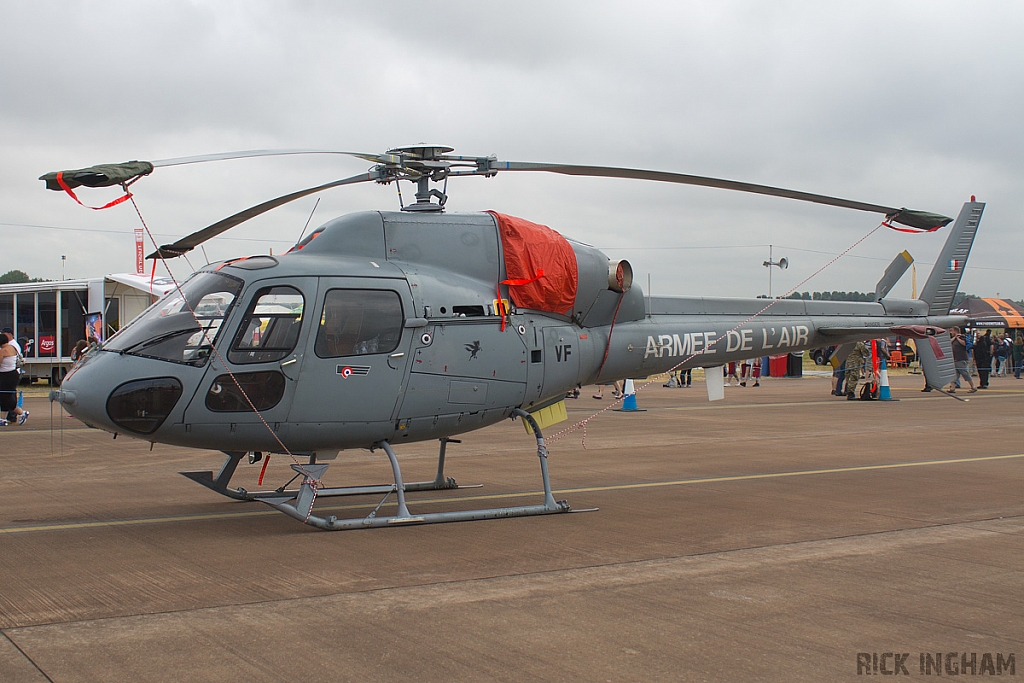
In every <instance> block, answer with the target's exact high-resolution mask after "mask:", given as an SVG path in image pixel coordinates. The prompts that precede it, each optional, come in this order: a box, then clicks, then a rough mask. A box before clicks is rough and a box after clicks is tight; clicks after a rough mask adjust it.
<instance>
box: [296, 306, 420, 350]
mask: <svg viewBox="0 0 1024 683" xmlns="http://www.w3.org/2000/svg"><path fill="white" fill-rule="evenodd" d="M403 323H404V318H403V317H402V300H401V299H400V298H399V296H398V293H397V292H393V291H390V290H373V289H332V290H330V291H329V292H327V296H326V298H325V299H324V311H323V314H322V315H321V316H320V329H319V330H317V334H316V345H315V347H314V350H315V351H316V355H317V356H319V357H320V358H338V357H340V356H361V355H364V354H371V353H391V352H392V351H394V350H395V349H396V348H398V342H399V340H400V339H401V337H402V325H403Z"/></svg>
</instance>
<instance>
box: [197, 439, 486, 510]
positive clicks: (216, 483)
mask: <svg viewBox="0 0 1024 683" xmlns="http://www.w3.org/2000/svg"><path fill="white" fill-rule="evenodd" d="M449 443H462V442H461V441H459V440H457V439H449V438H447V437H445V438H443V439H441V450H440V453H439V454H438V458H437V475H436V476H435V477H434V480H433V481H417V482H413V483H410V484H406V485H405V490H406V491H450V490H454V489H476V488H481V487H482V486H483V484H470V485H468V486H467V485H462V486H460V485H459V484H458V483H457V482H456V481H455V479H453V478H452V477H445V476H444V456H445V449H446V447H447V446H448V444H449ZM227 456H228V457H227V460H225V461H224V464H223V465H221V468H220V471H219V472H218V473H217V475H216V476H214V474H213V472H211V471H209V470H203V471H194V472H179V473H178V474H181V475H182V476H184V477H188V478H189V479H191V480H192V481H194V482H196V483H197V484H202V485H203V486H205V487H206V488H208V489H210V490H211V491H214V492H216V493H219V494H221V495H222V496H227V497H228V498H233V499H234V500H265V499H267V498H275V499H276V498H281V497H282V496H285V497H297V496H298V495H299V494H300V492H301V487H300V488H298V489H289V488H287V486H288V484H291V483H292V482H293V481H295V480H296V479H298V478H299V477H300V476H302V475H304V474H305V473H306V472H309V471H310V469H309V468H310V467H315V466H317V465H316V461H315V458H310V463H309V464H308V465H292V469H294V470H295V471H296V472H297V473H298V474H296V476H294V477H292V479H291V480H290V481H288V482H287V483H285V484H284V485H283V486H281V487H279V488H277V489H273V490H269V491H247V490H245V489H244V488H242V487H241V486H239V487H236V488H231V487H230V486H229V484H230V482H231V477H233V476H234V475H235V469H236V468H237V467H238V463H239V462H241V460H242V458H243V457H244V456H245V454H244V453H228V454H227ZM320 466H321V467H323V468H324V469H325V470H326V469H327V465H320ZM394 490H395V486H394V484H375V485H371V486H340V487H335V488H321V489H319V490H318V491H317V494H316V495H317V496H318V497H319V496H325V497H330V496H363V495H367V494H382V493H383V494H388V493H391V492H392V491H394Z"/></svg>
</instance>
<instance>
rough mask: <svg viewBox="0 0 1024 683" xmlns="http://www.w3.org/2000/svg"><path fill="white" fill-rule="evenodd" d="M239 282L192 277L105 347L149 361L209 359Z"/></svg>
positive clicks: (211, 275)
mask: <svg viewBox="0 0 1024 683" xmlns="http://www.w3.org/2000/svg"><path fill="white" fill-rule="evenodd" d="M241 289H242V282H241V281H240V280H237V279H235V278H233V277H229V276H227V275H221V274H220V273H210V272H202V273H196V274H195V275H194V276H192V277H191V278H189V280H188V281H187V282H185V284H183V285H182V286H181V291H180V292H179V291H178V290H174V291H172V292H170V293H168V294H167V295H166V296H165V297H164V298H162V299H160V301H158V302H156V303H155V304H153V305H152V306H150V307H149V308H148V309H147V310H146V312H145V313H143V314H142V315H140V316H139V317H138V318H136V319H135V320H133V321H132V322H131V324H129V325H127V326H126V327H125V328H123V329H122V330H121V331H120V332H118V333H117V334H116V335H114V336H113V337H111V338H110V341H108V342H107V343H106V344H104V346H103V348H104V349H107V350H110V351H120V352H123V353H129V354H132V355H137V356H145V357H147V358H158V359H160V360H169V361H174V362H175V363H188V364H189V365H202V364H204V363H205V362H206V359H207V358H208V357H209V356H210V353H211V350H212V348H213V344H214V342H215V341H216V340H217V335H218V334H219V332H220V328H221V325H222V323H223V322H224V319H225V318H226V317H227V315H228V312H229V311H230V310H231V306H232V305H233V304H234V302H235V298H236V297H237V296H238V292H239V291H240V290H241Z"/></svg>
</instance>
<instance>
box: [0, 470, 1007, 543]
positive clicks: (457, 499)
mask: <svg viewBox="0 0 1024 683" xmlns="http://www.w3.org/2000/svg"><path fill="white" fill-rule="evenodd" d="M1020 459H1024V453H1017V454H1013V455H985V456H978V457H974V458H952V459H949V460H919V461H915V462H897V463H887V464H881V465H855V466H851V467H831V468H827V469H819V470H796V471H792V472H767V473H762V474H737V475H731V476H725V477H704V478H699V479H676V480H673V481H651V482H639V483H633V484H612V485H609V486H586V487H581V488H573V489H557V490H555V491H553V493H555V494H558V495H562V494H571V493H601V492H604V491H626V490H631V489H648V488H662V487H666V486H693V485H695V484H721V483H727V482H734V481H754V480H758V479H786V478H791V477H806V476H812V475H822V474H846V473H850V472H872V471H879V470H892V469H904V468H908V467H929V466H934V465H957V464H965V463H978V462H991V461H998V460H1020ZM540 495H541V492H540V491H520V492H509V493H492V494H484V495H475V496H451V497H446V498H426V499H422V500H416V501H414V502H415V503H416V504H424V505H431V504H438V503H464V502H472V501H482V500H500V499H503V498H505V499H507V498H525V497H532V496H540ZM375 507H377V506H376V505H374V504H372V503H359V504H354V505H322V506H320V507H319V508H317V509H318V510H319V511H321V512H325V511H328V510H330V511H337V510H370V509H373V508H375ZM279 514H280V513H279V512H277V511H275V510H248V511H245V512H212V513H196V514H189V515H172V516H166V517H141V518H136V519H111V520H97V521H95V522H66V523H65V522H55V523H53V524H36V525H32V526H13V527H0V535H5V534H9V535H13V534H25V533H34V532H40V531H72V530H77V529H101V528H113V527H132V526H142V525H148V524H167V523H171V522H205V521H211V520H220V519H236V518H242V517H266V516H269V515H279Z"/></svg>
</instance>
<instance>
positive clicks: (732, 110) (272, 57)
mask: <svg viewBox="0 0 1024 683" xmlns="http://www.w3.org/2000/svg"><path fill="white" fill-rule="evenodd" d="M1022 30H1024V5H1021V4H1019V3H1005V2H984V1H981V2H972V3H963V2H941V1H940V2H936V1H928V2H892V1H891V0H887V1H885V2H870V1H858V2H829V3H821V2H784V1H780V0H776V1H774V2H770V3H765V2H713V3H709V2H662V3H657V2H602V1H594V0H591V1H588V2H562V3H550V2H474V1H469V0H467V1H464V2H434V3H423V2H402V1H393V2H387V3H348V2H316V1H308V2H283V1H282V2H265V1H259V0H245V1H244V2H243V1H241V0H239V1H232V0H217V1H216V2H212V1H209V2H208V1H200V0H193V1H192V2H184V1H182V2H159V1H151V2H120V1H117V0H104V1H103V2H91V1H85V2H76V3H38V2H28V3H26V2H15V1H13V0H0V150H2V153H0V272H6V271H7V270H10V269H12V268H20V269H22V270H25V271H27V272H28V273H30V274H31V275H33V276H38V277H48V278H60V277H61V260H60V256H61V254H65V255H67V263H66V273H67V276H68V277H69V278H71V277H93V276H98V275H101V274H103V273H107V272H127V271H131V270H132V269H133V268H134V246H133V238H132V229H133V228H135V227H137V226H138V218H137V216H136V215H135V213H134V211H133V210H132V208H131V206H130V205H121V206H119V207H116V208H114V209H110V210H107V211H89V210H87V209H84V208H82V207H79V206H78V205H77V204H75V203H74V202H72V201H71V199H70V198H68V197H67V196H64V195H63V193H58V192H48V191H46V190H45V189H44V188H43V184H42V183H41V182H39V181H38V180H36V178H37V177H38V176H39V175H41V174H42V173H44V172H47V171H51V170H58V169H61V168H77V167H82V166H88V165H91V164H95V163H108V162H117V161H124V160H128V159H160V158H168V157H178V156H185V155H192V154H205V153H212V152H223V151H229V150H242V149H260V148H306V147H313V148H329V149H342V150H352V149H355V150H365V151H369V152H381V151H384V150H386V149H387V148H390V147H394V146H399V145H405V144H410V143H415V142H421V141H426V142H434V143H443V144H448V145H451V146H453V147H455V148H456V151H457V152H458V153H463V154H470V155H486V154H491V153H494V154H497V155H498V157H499V158H501V159H510V160H524V161H553V162H564V163H581V164H605V165H614V166H630V167H640V168H652V169H658V170H666V171H676V172H682V173H693V174H700V175H711V176H718V177H724V178H730V179H736V180H745V181H749V182H754V183H763V184H769V185H777V186H782V187H791V188H795V189H800V190H805V191H809V192H817V193H822V194H830V195H836V196H841V197H846V198H850V199H857V200H861V201H866V202H873V203H879V204H884V205H893V206H908V207H911V208H917V209H922V210H927V211H935V212H938V213H944V214H946V215H949V216H955V215H956V213H957V212H958V211H959V209H960V206H961V204H962V203H963V202H964V201H966V200H967V199H969V197H970V196H971V195H972V194H974V195H977V197H978V199H979V200H980V201H984V202H987V203H988V206H987V208H986V212H985V216H984V218H983V221H982V226H981V230H980V232H979V236H978V239H977V241H976V243H975V247H974V251H973V253H972V256H971V260H970V262H969V264H968V268H967V272H966V274H965V276H964V282H963V286H962V289H965V290H966V291H969V292H972V293H976V294H979V295H984V296H994V295H996V294H997V293H998V294H1000V295H1002V296H1004V297H1010V298H1022V297H1024V266H1022V265H1021V258H1020V257H1021V254H1022V253H1024V237H1022V235H1021V230H1020V218H1021V216H1022V215H1024V196H1022V193H1021V192H1020V190H1019V188H1020V187H1021V186H1022V185H1024V161H1022V160H1024V149H1022V147H1024V145H1022V140H1024V137H1022V136H1024V133H1022V131H1021V122H1022V120H1024V116H1022V115H1024V73H1022V72H1024V42H1022V41H1021V40H1020V36H1021V34H1022ZM366 168H367V164H366V163H365V162H363V161H360V160H357V159H349V158H345V157H333V156H332V157H307V158H270V159H251V160H244V161H227V162H217V163H211V164H205V165H193V166H182V167H172V168H163V169H158V170H157V172H155V173H154V174H153V175H152V176H150V177H149V178H146V179H143V180H142V181H140V182H139V183H138V184H137V185H136V186H135V191H136V198H137V201H138V203H139V206H140V208H141V210H142V212H143V215H144V216H145V217H146V220H147V222H148V223H149V225H150V227H151V228H152V230H153V231H154V232H155V233H157V235H158V237H157V239H159V240H161V241H162V242H169V241H172V240H173V239H176V238H178V237H180V236H183V235H185V234H188V233H190V232H192V231H194V230H196V229H199V228H201V227H204V226H205V225H208V224H210V223H213V222H215V221H217V220H219V219H221V218H223V217H225V216H227V215H230V214H232V213H234V212H236V211H238V210H240V209H242V208H245V207H247V206H249V205H252V204H256V203H259V202H261V201H263V200H265V199H268V198H271V197H274V196H277V195H280V194H285V193H287V192H290V191H293V190H297V189H300V188H303V187H307V186H312V185H317V184H320V183H323V182H327V181H329V180H333V179H336V178H341V177H346V176H349V175H354V174H356V173H359V172H361V171H363V170H365V169H366ZM403 191H404V192H405V193H406V194H405V196H406V197H407V198H408V197H410V196H411V188H410V187H409V186H406V187H405V188H404V190H403ZM449 194H450V195H451V199H450V201H449V203H448V207H449V210H451V211H477V210H483V209H494V210H498V211H502V212H506V213H512V214H515V215H519V216H522V217H524V218H528V219H530V220H533V221H536V222H540V223H545V224H547V225H549V226H551V227H553V228H555V229H556V230H559V231H560V232H562V233H563V234H565V235H567V236H569V237H572V238H575V239H579V240H581V241H584V242H588V243H590V244H594V245H596V246H599V247H602V248H604V249H605V251H606V253H608V254H609V255H610V256H612V257H614V258H627V259H629V260H630V261H631V262H632V263H633V265H634V270H635V272H636V274H637V279H638V281H639V282H641V283H642V284H643V285H644V286H645V288H646V282H647V276H648V274H649V275H650V278H651V282H652V288H653V291H654V293H655V294H670V293H675V294H702V295H719V296H754V295H757V294H762V293H765V292H766V290H767V286H768V277H767V272H766V269H765V268H764V267H762V265H761V262H762V261H764V260H765V259H767V257H768V245H769V244H773V245H776V246H775V250H774V255H775V257H776V258H778V257H780V256H786V257H788V258H789V260H790V264H791V265H790V268H789V270H787V271H786V272H779V271H776V272H775V276H774V282H773V289H774V293H775V294H780V293H784V292H785V291H787V290H788V289H790V288H792V287H794V286H796V285H797V284H798V283H799V282H800V281H801V280H803V279H804V278H806V277H808V276H809V275H811V274H812V273H814V272H815V271H817V270H818V269H819V268H821V266H823V265H824V264H825V263H827V262H828V261H829V260H830V259H831V258H832V257H833V256H834V255H836V254H838V253H839V252H841V251H843V250H844V249H846V248H847V247H848V246H849V245H851V244H853V243H854V242H856V241H857V240H858V239H859V238H861V237H862V236H863V235H864V234H866V233H867V232H868V231H870V230H871V229H872V228H873V227H874V226H875V225H877V224H878V218H877V217H876V216H874V215H872V214H866V213H861V212H857V211H850V210H845V209H835V208H828V207H819V206H813V205H804V204H800V203H797V202H794V201H791V200H784V199H775V198H768V197H756V196H749V195H742V194H738V193H734V192H727V191H722V190H713V189H704V188H689V187H679V186H662V185H657V184H654V183H644V182H637V181H627V180H607V179H582V178H569V177H559V176H548V175H547V174H537V175H529V176H526V175H511V174H506V175H502V176H499V177H497V178H493V179H482V178H466V179H462V180H460V181H457V182H456V181H452V183H450V184H449ZM116 195H117V192H115V190H113V189H106V190H93V191H89V190H87V189H86V190H83V191H82V192H81V193H80V196H82V198H83V200H84V201H86V202H87V203H92V204H94V205H98V204H101V203H105V202H106V201H108V200H109V199H112V198H113V197H114V196H116ZM322 197H323V198H322V201H321V202H320V205H319V207H318V209H317V211H316V215H315V216H314V219H313V224H314V225H318V224H321V223H323V222H325V221H326V220H328V219H329V218H332V217H334V216H337V215H341V214H343V213H346V212H350V211H360V210H367V209H386V210H392V209H395V208H397V198H396V194H395V191H394V188H393V187H377V186H373V185H369V186H358V187H353V188H342V189H337V190H333V191H330V192H328V193H325V194H324V195H322ZM314 201H315V198H307V199H303V200H300V201H297V202H295V203H293V204H291V205H289V206H287V207H283V208H281V209H278V210H276V211H273V212H271V213H268V214H266V215H264V216H262V217H260V218H259V219H256V220H253V221H251V222H250V223H247V224H243V225H242V226H239V227H237V228H235V229H234V230H232V231H230V232H228V233H227V234H226V235H225V236H224V237H222V238H218V239H216V240H214V241H212V242H210V243H209V244H208V245H207V253H208V255H209V257H210V259H211V260H215V259H222V258H227V257H229V256H237V255H243V254H251V253H259V252H266V251H267V250H269V249H271V248H272V249H273V250H274V251H275V253H280V252H281V251H284V250H285V249H287V248H288V247H289V246H290V245H291V244H292V243H293V242H294V241H295V239H296V237H297V236H298V234H299V232H300V231H301V230H302V227H303V225H304V223H305V222H306V219H307V217H308V215H309V212H310V211H311V210H312V208H313V204H314ZM947 232H948V230H942V231H940V232H938V233H935V234H931V235H905V234H902V233H897V232H893V231H889V230H882V231H879V232H877V233H875V234H874V235H873V236H872V237H871V238H870V239H869V240H867V241H866V242H864V243H863V244H862V245H860V246H858V247H857V248H856V249H855V250H854V251H853V252H852V253H851V255H849V256H847V257H845V258H843V259H842V260H840V261H839V262H838V263H837V264H835V265H833V266H831V267H829V268H828V269H826V270H825V271H824V272H822V273H821V274H819V275H817V276H816V277H815V278H814V279H813V280H811V281H810V282H809V283H807V284H805V285H803V286H801V287H800V290H801V291H803V290H812V291H813V290H833V289H840V290H861V291H869V290H871V289H872V288H873V287H874V284H875V282H876V281H877V279H878V278H879V276H880V275H881V273H882V271H883V270H884V268H885V266H886V265H887V263H888V262H889V260H891V259H892V257H893V256H894V255H895V254H896V253H897V252H899V251H901V250H902V249H908V250H909V251H910V252H911V254H913V255H914V257H915V258H916V259H917V261H918V273H919V281H920V284H923V281H924V277H925V275H926V273H927V271H928V269H929V268H930V266H931V263H932V261H933V260H934V259H935V257H936V254H937V252H938V250H939V248H940V246H941V243H942V241H943V240H944V239H945V235H946V233H947ZM198 258H199V261H200V262H202V257H201V256H199V257H198ZM179 262H180V263H179ZM193 263H196V257H193ZM174 270H175V274H176V275H187V274H188V273H189V272H190V269H189V268H188V266H187V264H185V263H184V262H183V261H181V260H180V259H179V260H178V262H176V265H175V266H174ZM897 293H898V294H900V295H909V294H910V277H909V274H908V276H906V277H905V282H901V285H900V287H899V288H898V289H897Z"/></svg>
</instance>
